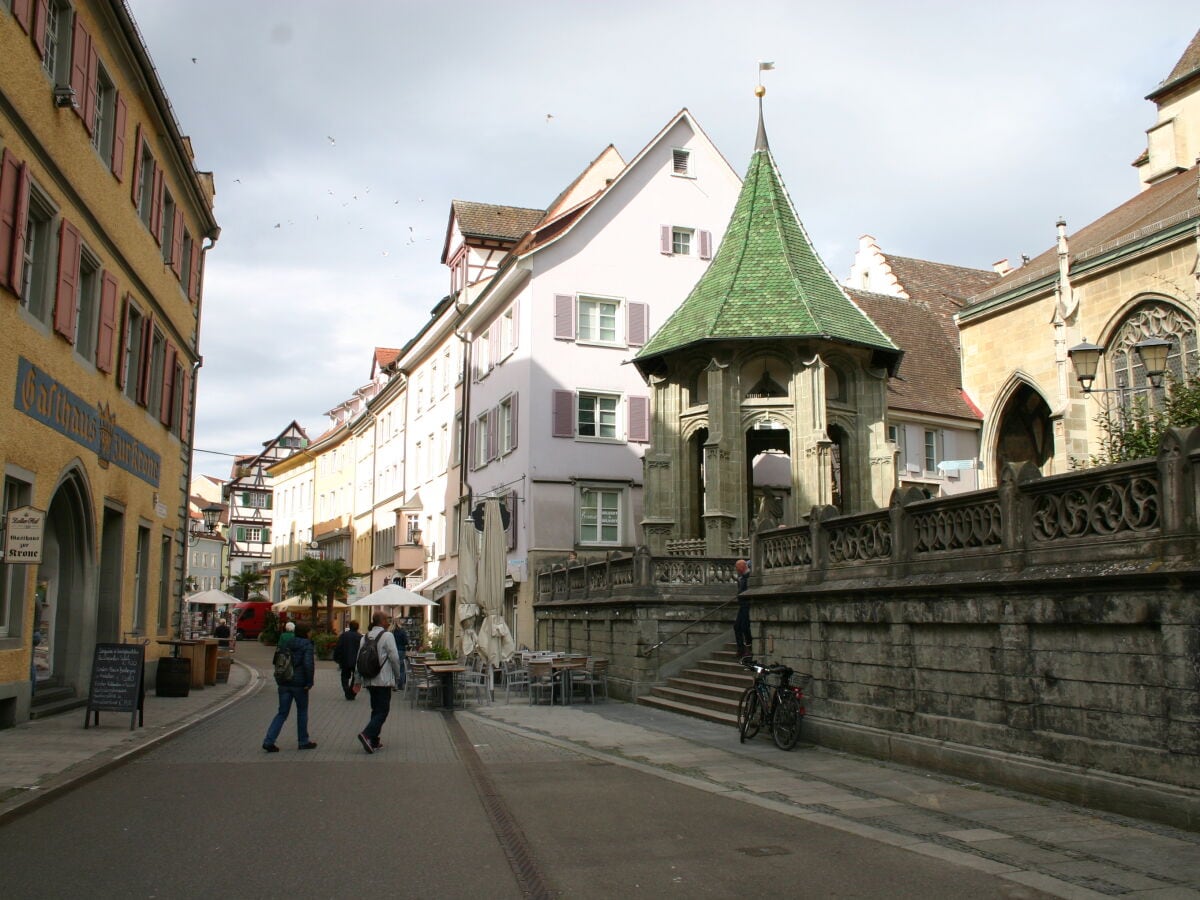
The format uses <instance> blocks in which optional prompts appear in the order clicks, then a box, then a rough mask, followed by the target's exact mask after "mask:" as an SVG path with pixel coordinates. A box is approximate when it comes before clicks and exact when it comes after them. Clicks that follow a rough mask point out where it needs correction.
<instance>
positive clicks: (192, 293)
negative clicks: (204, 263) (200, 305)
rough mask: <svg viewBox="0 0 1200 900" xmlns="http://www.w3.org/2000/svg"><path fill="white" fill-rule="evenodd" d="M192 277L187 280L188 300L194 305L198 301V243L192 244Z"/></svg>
mask: <svg viewBox="0 0 1200 900" xmlns="http://www.w3.org/2000/svg"><path fill="white" fill-rule="evenodd" d="M190 265H191V267H192V277H191V278H189V279H188V299H189V300H191V301H192V302H193V303H196V302H197V301H198V300H199V299H200V246H199V241H197V242H195V243H193V244H192V261H191V263H190Z"/></svg>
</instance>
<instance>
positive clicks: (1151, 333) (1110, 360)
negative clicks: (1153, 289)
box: [1104, 298, 1198, 405]
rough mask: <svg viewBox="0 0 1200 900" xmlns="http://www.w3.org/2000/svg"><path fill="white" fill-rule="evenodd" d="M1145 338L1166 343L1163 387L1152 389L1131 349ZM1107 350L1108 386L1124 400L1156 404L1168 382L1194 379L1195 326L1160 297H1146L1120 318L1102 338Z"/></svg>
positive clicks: (1144, 371) (1187, 316) (1177, 308)
mask: <svg viewBox="0 0 1200 900" xmlns="http://www.w3.org/2000/svg"><path fill="white" fill-rule="evenodd" d="M1145 338H1161V339H1163V340H1166V341H1168V342H1170V344H1171V349H1170V350H1169V351H1168V353H1167V372H1168V373H1169V374H1168V376H1167V378H1166V380H1165V381H1164V382H1163V385H1164V386H1163V387H1160V388H1154V387H1152V386H1151V385H1150V381H1149V379H1148V378H1147V377H1146V370H1145V367H1144V366H1143V365H1142V362H1141V359H1140V357H1139V356H1138V354H1137V353H1136V352H1135V351H1134V349H1133V347H1134V345H1135V344H1136V343H1137V342H1138V341H1141V340H1143V339H1145ZM1104 341H1105V343H1104V346H1105V347H1106V348H1107V350H1106V353H1105V362H1106V364H1107V369H1108V372H1107V376H1108V378H1109V385H1110V386H1111V387H1113V388H1116V389H1118V390H1123V391H1126V392H1127V394H1126V397H1127V399H1128V400H1132V399H1133V398H1134V397H1141V398H1142V399H1144V400H1145V401H1146V402H1147V403H1149V404H1151V405H1155V404H1156V403H1158V402H1159V401H1160V400H1161V398H1162V395H1163V393H1164V390H1165V385H1166V384H1168V383H1169V382H1170V381H1171V380H1183V379H1184V378H1185V377H1194V376H1195V374H1196V367H1197V361H1198V357H1197V346H1196V323H1195V322H1194V321H1193V320H1192V317H1191V316H1190V315H1188V314H1187V313H1186V312H1184V311H1183V310H1181V309H1180V308H1179V307H1177V306H1176V305H1175V304H1174V303H1171V302H1170V301H1168V300H1165V299H1161V298H1149V299H1146V300H1143V301H1141V302H1139V303H1137V304H1136V305H1135V306H1133V307H1132V308H1131V309H1130V310H1129V311H1128V312H1126V313H1125V314H1124V315H1122V316H1121V318H1120V319H1119V321H1118V322H1117V324H1116V325H1115V326H1114V327H1113V328H1112V329H1111V332H1110V334H1109V335H1107V336H1105V338H1104Z"/></svg>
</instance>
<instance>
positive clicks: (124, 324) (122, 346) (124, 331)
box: [117, 294, 137, 390]
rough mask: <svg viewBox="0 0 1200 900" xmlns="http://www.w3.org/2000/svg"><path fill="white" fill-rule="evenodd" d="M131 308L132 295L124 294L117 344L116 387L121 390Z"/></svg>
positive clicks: (127, 353)
mask: <svg viewBox="0 0 1200 900" xmlns="http://www.w3.org/2000/svg"><path fill="white" fill-rule="evenodd" d="M131 309H133V297H132V296H131V295H129V294H126V295H125V315H124V316H123V317H122V319H121V336H120V343H119V344H117V387H119V388H121V389H122V390H124V389H125V358H126V357H127V356H128V355H129V311H130V310H131ZM134 377H137V376H136V375H135V376H134Z"/></svg>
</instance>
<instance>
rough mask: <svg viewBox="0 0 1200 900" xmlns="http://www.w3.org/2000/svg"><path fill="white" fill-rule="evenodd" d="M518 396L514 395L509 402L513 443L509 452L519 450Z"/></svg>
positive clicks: (509, 447)
mask: <svg viewBox="0 0 1200 900" xmlns="http://www.w3.org/2000/svg"><path fill="white" fill-rule="evenodd" d="M517 396H518V395H517V394H513V395H512V397H511V398H510V400H509V417H510V420H511V425H510V426H509V427H510V428H511V429H512V443H510V444H509V446H508V448H507V449H509V450H516V449H517Z"/></svg>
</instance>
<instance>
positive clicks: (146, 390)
mask: <svg viewBox="0 0 1200 900" xmlns="http://www.w3.org/2000/svg"><path fill="white" fill-rule="evenodd" d="M140 339H141V342H142V355H141V362H142V367H141V371H140V372H138V373H137V378H138V384H137V402H138V403H139V404H141V405H142V406H148V405H149V403H150V369H151V368H152V367H153V366H152V363H153V354H154V320H153V319H151V318H150V316H146V317H145V318H144V319H142V333H141V336H140ZM130 374H133V373H130Z"/></svg>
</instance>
